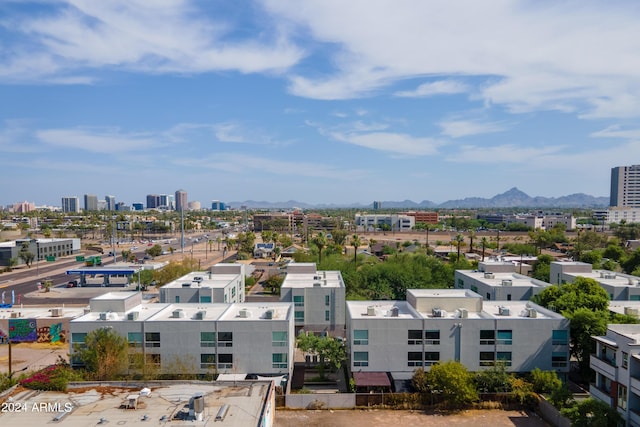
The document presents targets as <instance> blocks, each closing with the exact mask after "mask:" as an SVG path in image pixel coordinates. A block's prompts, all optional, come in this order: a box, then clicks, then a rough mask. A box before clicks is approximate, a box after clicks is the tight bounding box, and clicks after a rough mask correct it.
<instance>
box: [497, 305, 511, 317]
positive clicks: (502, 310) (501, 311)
mask: <svg viewBox="0 0 640 427" xmlns="http://www.w3.org/2000/svg"><path fill="white" fill-rule="evenodd" d="M498 313H499V314H500V316H509V315H510V314H511V310H510V309H509V307H498Z"/></svg>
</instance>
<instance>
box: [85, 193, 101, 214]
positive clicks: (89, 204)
mask: <svg viewBox="0 0 640 427" xmlns="http://www.w3.org/2000/svg"><path fill="white" fill-rule="evenodd" d="M84 210H85V211H97V210H98V196H96V195H95V194H85V195H84Z"/></svg>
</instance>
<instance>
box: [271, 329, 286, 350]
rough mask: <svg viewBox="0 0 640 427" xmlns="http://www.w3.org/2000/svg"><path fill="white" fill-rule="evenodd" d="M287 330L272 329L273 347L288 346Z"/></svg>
mask: <svg viewBox="0 0 640 427" xmlns="http://www.w3.org/2000/svg"><path fill="white" fill-rule="evenodd" d="M288 344H289V343H288V339H287V331H272V332H271V346H272V347H286V346H287V345H288Z"/></svg>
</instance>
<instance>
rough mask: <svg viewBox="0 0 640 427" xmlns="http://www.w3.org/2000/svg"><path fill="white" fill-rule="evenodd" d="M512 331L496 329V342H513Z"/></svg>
mask: <svg viewBox="0 0 640 427" xmlns="http://www.w3.org/2000/svg"><path fill="white" fill-rule="evenodd" d="M512 336H513V332H512V331H507V330H502V331H498V334H497V337H496V338H497V340H498V341H497V344H500V345H511V344H512V343H513V338H512Z"/></svg>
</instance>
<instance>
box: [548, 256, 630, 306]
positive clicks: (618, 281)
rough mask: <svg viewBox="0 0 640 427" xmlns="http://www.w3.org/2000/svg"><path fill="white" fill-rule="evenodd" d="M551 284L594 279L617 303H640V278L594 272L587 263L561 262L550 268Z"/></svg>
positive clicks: (608, 272) (601, 271)
mask: <svg viewBox="0 0 640 427" xmlns="http://www.w3.org/2000/svg"><path fill="white" fill-rule="evenodd" d="M550 276H551V283H554V284H563V283H572V282H573V281H574V280H576V278H578V277H585V278H588V279H593V280H595V281H596V282H598V284H599V285H600V286H601V287H602V288H603V289H604V290H605V291H607V294H609V299H611V300H615V301H640V278H638V276H632V275H630V274H624V273H619V272H615V271H609V270H593V266H592V265H591V264H588V263H585V262H559V261H555V262H552V263H551V266H550Z"/></svg>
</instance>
